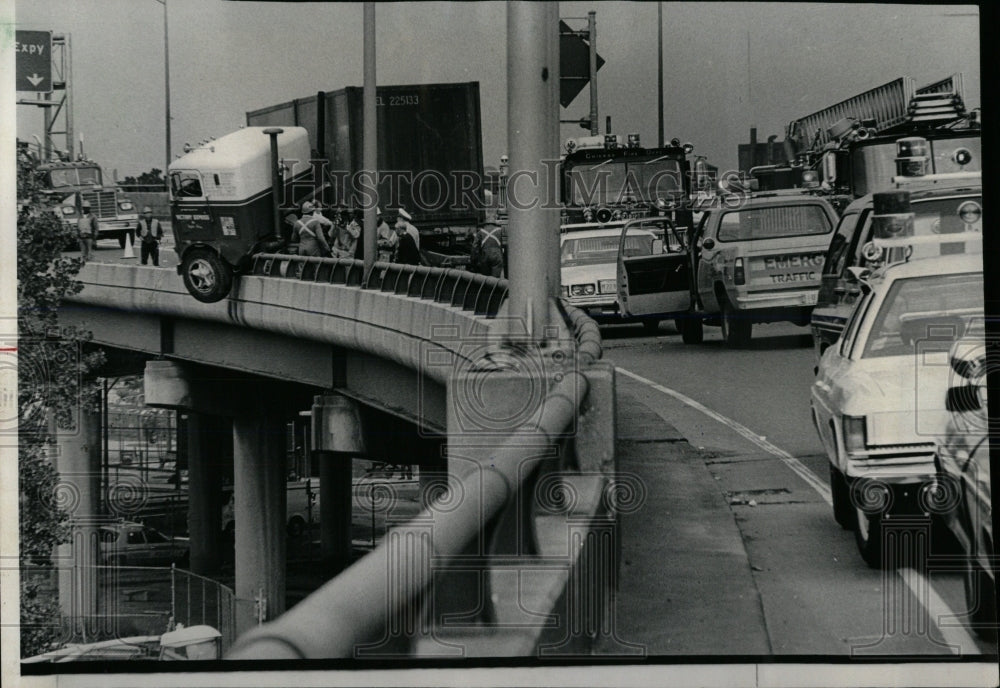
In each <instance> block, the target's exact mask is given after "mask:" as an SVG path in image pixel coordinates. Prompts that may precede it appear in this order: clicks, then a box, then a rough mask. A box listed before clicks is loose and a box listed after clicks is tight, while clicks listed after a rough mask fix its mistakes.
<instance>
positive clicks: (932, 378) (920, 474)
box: [811, 254, 984, 567]
mask: <svg viewBox="0 0 1000 688" xmlns="http://www.w3.org/2000/svg"><path fill="white" fill-rule="evenodd" d="M856 274H857V275H858V276H859V286H860V288H861V293H862V297H861V299H860V300H859V301H858V303H857V304H856V306H855V308H854V311H853V312H852V314H851V316H850V318H849V319H848V321H847V328H846V330H845V332H844V335H843V337H841V338H840V340H839V341H838V343H837V344H836V345H834V346H830V347H828V348H827V349H826V352H825V353H824V354H823V357H822V358H821V359H820V363H819V366H818V368H817V375H816V381H815V382H814V383H813V386H812V390H811V407H812V419H813V423H814V424H815V426H816V430H817V432H818V433H819V437H820V440H821V441H822V443H823V447H824V448H825V450H826V453H827V456H828V457H829V461H830V485H831V491H832V493H833V494H832V496H833V512H834V517H835V518H836V520H837V522H838V523H840V524H841V525H842V526H844V527H846V528H852V527H853V528H854V530H855V535H856V540H857V545H858V550H859V551H860V553H861V556H862V557H863V558H864V560H865V561H866V562H867V563H868V564H869V565H870V566H873V567H877V566H880V565H881V563H882V544H881V526H882V520H883V519H884V518H886V517H888V516H889V515H891V514H894V513H897V512H898V513H927V509H925V508H923V507H922V506H921V504H920V502H921V498H920V497H921V493H920V491H921V490H922V489H925V488H927V487H929V486H931V485H933V484H934V477H935V469H934V455H935V452H936V449H937V438H939V437H940V436H941V435H943V434H944V432H945V426H946V424H947V421H948V412H947V411H946V409H945V404H944V401H945V390H946V388H947V386H948V370H949V368H948V365H947V360H948V351H949V350H950V349H951V346H952V345H953V344H954V342H955V341H956V340H957V339H959V338H961V337H962V336H964V334H965V331H966V329H967V328H968V327H969V324H970V322H972V321H974V320H975V319H976V318H979V319H981V318H982V317H983V308H984V304H983V262H982V256H981V255H980V254H971V255H964V254H963V255H954V256H941V257H937V258H926V259H918V260H911V261H908V262H900V263H891V264H889V265H888V266H885V267H884V268H881V269H880V270H878V271H876V272H875V273H874V274H872V275H871V276H869V277H867V278H866V277H865V276H864V275H863V274H862V273H856ZM852 497H853V499H852ZM883 507H884V508H883Z"/></svg>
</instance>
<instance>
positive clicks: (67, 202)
mask: <svg viewBox="0 0 1000 688" xmlns="http://www.w3.org/2000/svg"><path fill="white" fill-rule="evenodd" d="M37 171H38V172H39V174H41V175H42V184H43V188H42V190H41V191H42V195H43V196H44V197H45V199H46V202H47V204H48V205H49V206H50V207H51V208H52V211H53V212H55V213H56V215H58V216H59V218H60V219H61V220H62V222H63V223H64V224H67V225H71V226H73V227H76V224H77V221H78V220H79V219H80V217H81V215H82V214H83V203H84V202H87V203H90V211H91V213H93V215H94V216H95V217H96V218H97V236H96V237H95V239H118V244H119V246H122V247H124V246H125V234H126V231H127V230H128V229H129V228H130V227H135V225H136V222H137V221H138V219H139V212H138V210H137V209H136V207H135V204H134V203H133V202H132V201H131V200H129V199H128V198H126V197H125V195H124V194H122V193H121V192H120V191H119V190H118V189H116V188H115V187H114V186H105V185H104V176H103V174H102V172H101V167H100V166H99V165H98V164H97V163H96V162H94V161H93V160H75V161H50V162H44V163H41V164H40V165H39V166H38V168H37Z"/></svg>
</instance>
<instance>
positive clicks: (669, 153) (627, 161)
mask: <svg viewBox="0 0 1000 688" xmlns="http://www.w3.org/2000/svg"><path fill="white" fill-rule="evenodd" d="M693 151H694V146H693V145H692V144H690V143H684V144H682V143H681V142H680V140H679V139H673V140H671V141H670V143H669V144H668V145H666V146H664V147H662V148H643V147H642V146H641V142H640V138H639V134H628V135H627V137H625V138H622V137H620V136H619V135H618V134H605V135H603V136H582V137H578V138H571V139H568V140H567V141H566V155H565V156H564V157H563V160H562V167H561V175H562V185H561V193H562V198H561V200H562V203H563V212H562V224H564V225H579V224H586V223H595V222H596V223H597V224H598V225H601V224H607V223H608V222H612V221H615V220H630V219H635V218H641V217H650V216H654V217H669V218H671V219H672V220H673V221H674V222H675V223H676V224H678V225H680V226H690V224H691V218H690V200H691V195H692V191H693V190H694V189H697V188H701V187H704V186H710V185H711V183H712V182H711V180H710V177H711V175H712V174H713V172H714V171H715V168H714V167H712V166H710V165H708V163H707V162H706V161H705V158H704V157H700V156H699V157H697V158H696V159H695V163H694V165H693V167H694V171H693V173H692V164H691V163H690V162H689V159H688V157H689V155H690V154H691V153H692V152H693Z"/></svg>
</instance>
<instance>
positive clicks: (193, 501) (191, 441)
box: [178, 412, 231, 575]
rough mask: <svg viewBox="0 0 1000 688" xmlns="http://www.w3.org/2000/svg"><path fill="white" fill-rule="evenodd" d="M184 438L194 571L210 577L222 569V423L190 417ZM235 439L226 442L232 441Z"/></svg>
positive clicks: (205, 418) (213, 419)
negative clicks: (220, 566)
mask: <svg viewBox="0 0 1000 688" xmlns="http://www.w3.org/2000/svg"><path fill="white" fill-rule="evenodd" d="M186 415H187V421H186V422H185V423H184V426H183V427H184V430H183V434H184V436H183V437H181V438H178V440H179V441H183V442H185V445H186V447H187V456H188V476H189V480H188V534H189V535H190V537H191V564H190V567H191V570H192V571H193V572H194V573H197V574H200V575H208V574H210V573H214V572H215V571H217V570H218V569H219V563H220V553H221V532H222V506H223V504H222V467H221V466H220V465H219V461H218V457H219V456H220V453H221V452H220V449H219V439H220V437H219V428H218V426H219V424H220V421H221V420H222V419H220V418H218V417H214V416H207V415H202V414H199V413H190V412H189V413H188V414H186ZM230 437H231V435H229V436H227V437H226V438H225V440H226V441H229V439H230Z"/></svg>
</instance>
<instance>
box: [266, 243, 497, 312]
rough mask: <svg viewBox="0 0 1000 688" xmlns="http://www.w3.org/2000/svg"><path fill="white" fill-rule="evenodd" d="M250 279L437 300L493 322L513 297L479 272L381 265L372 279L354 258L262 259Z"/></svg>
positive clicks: (272, 255) (273, 256)
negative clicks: (294, 281)
mask: <svg viewBox="0 0 1000 688" xmlns="http://www.w3.org/2000/svg"><path fill="white" fill-rule="evenodd" d="M250 273H251V274H253V275H263V276H271V277H274V276H277V277H286V278H290V279H297V280H301V281H305V282H319V283H326V284H340V285H344V286H348V287H352V286H353V287H361V288H364V289H374V290H378V291H381V292H386V293H392V294H397V295H399V296H408V297H411V298H419V299H426V300H431V301H434V302H436V303H443V304H446V305H450V306H454V307H456V308H460V309H462V310H463V311H469V312H472V313H474V314H476V315H480V316H484V317H487V318H493V317H496V314H497V312H498V311H499V310H500V304H501V303H503V300H504V299H505V298H506V296H507V281H506V280H504V279H500V278H497V277H488V276H486V275H480V274H477V273H474V272H467V271H463V270H454V269H448V268H432V267H427V266H423V265H406V264H401V263H383V262H376V263H375V264H374V266H373V267H372V270H371V273H370V274H369V275H368V276H367V277H366V276H365V274H364V263H363V262H362V261H360V260H355V259H353V258H322V257H317V256H295V255H288V254H282V253H258V254H256V255H255V256H254V257H253V263H252V265H251V270H250Z"/></svg>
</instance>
